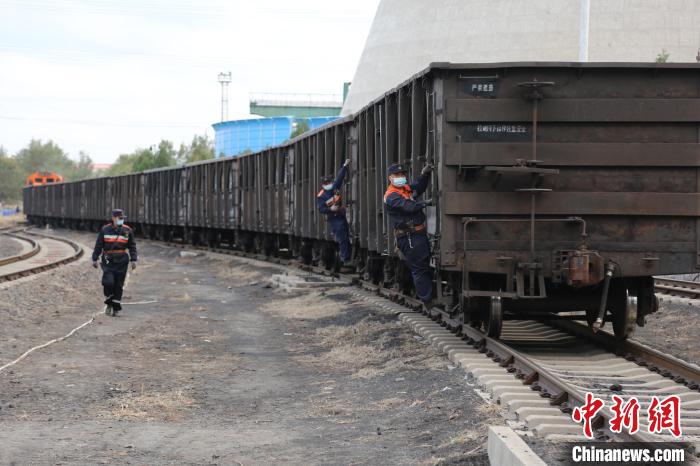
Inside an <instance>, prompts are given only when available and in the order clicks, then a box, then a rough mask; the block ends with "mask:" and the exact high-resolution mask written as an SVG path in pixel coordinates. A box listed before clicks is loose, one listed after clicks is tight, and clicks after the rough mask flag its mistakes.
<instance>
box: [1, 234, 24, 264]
mask: <svg viewBox="0 0 700 466" xmlns="http://www.w3.org/2000/svg"><path fill="white" fill-rule="evenodd" d="M21 250H22V246H21V245H20V243H19V241H17V240H15V239H13V238H10V237H8V236H5V235H0V259H4V258H5V257H10V256H14V255H17V254H18V253H19V252H20V251H21Z"/></svg>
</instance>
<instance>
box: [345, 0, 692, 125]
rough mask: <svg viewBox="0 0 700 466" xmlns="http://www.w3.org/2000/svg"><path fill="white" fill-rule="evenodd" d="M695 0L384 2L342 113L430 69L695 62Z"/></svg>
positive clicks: (428, 0)
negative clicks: (662, 58) (661, 59)
mask: <svg viewBox="0 0 700 466" xmlns="http://www.w3.org/2000/svg"><path fill="white" fill-rule="evenodd" d="M699 48H700V0H381V3H380V4H379V7H378V9H377V13H376V16H375V18H374V22H373V23H372V28H371V29H370V33H369V36H368V38H367V43H366V44H365V48H364V51H363V53H362V57H361V59H360V63H359V65H358V67H357V70H356V72H355V77H354V79H353V82H352V86H351V88H350V92H349V94H348V97H347V100H346V101H345V105H344V107H343V111H342V114H343V115H347V114H349V113H352V112H354V111H356V110H358V109H360V108H361V107H362V106H364V105H365V104H367V103H368V102H370V101H372V100H373V99H375V98H377V97H379V96H380V95H381V94H382V93H383V92H384V91H387V90H389V89H391V88H392V87H394V86H396V85H398V84H399V83H401V82H402V81H404V80H405V79H407V78H409V77H410V76H411V75H413V74H414V73H416V72H418V71H420V70H421V69H423V68H425V67H427V66H428V65H429V64H430V63H431V62H436V61H441V62H447V61H449V62H454V63H458V62H461V63H481V62H502V61H591V62H605V61H627V62H653V61H655V59H656V58H657V56H659V54H661V53H662V51H664V50H665V51H666V52H667V53H668V54H669V57H668V61H669V62H695V61H696V57H697V55H698V49H699Z"/></svg>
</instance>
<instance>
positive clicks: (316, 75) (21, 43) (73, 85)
mask: <svg viewBox="0 0 700 466" xmlns="http://www.w3.org/2000/svg"><path fill="white" fill-rule="evenodd" d="M378 4H379V0H354V1H353V2H347V1H338V0H295V1H289V0H251V1H239V0H198V1H195V0H60V1H56V0H0V146H4V148H5V149H6V150H7V151H8V152H9V153H10V154H14V153H16V152H17V151H18V150H20V149H21V148H22V147H24V146H26V145H27V144H28V143H29V141H30V140H31V139H32V138H34V139H42V140H49V139H51V140H53V141H55V142H56V143H57V144H58V145H59V146H61V147H62V148H63V149H64V150H65V151H66V152H68V153H69V155H70V156H71V158H74V159H77V157H78V154H79V152H80V151H84V152H86V153H87V154H88V155H90V157H92V159H93V160H94V161H95V162H97V163H110V162H113V161H114V160H116V158H117V157H118V156H119V154H122V153H128V152H132V151H133V150H134V149H136V148H138V147H149V146H151V145H155V144H157V143H158V142H159V141H160V140H161V139H168V140H171V141H173V142H175V144H176V146H177V145H179V144H180V143H181V142H189V141H190V140H191V139H192V137H193V136H194V135H195V134H208V135H209V136H210V137H212V138H213V135H214V132H213V130H212V128H211V124H212V123H215V122H217V121H219V120H220V114H221V88H220V85H219V83H218V81H217V76H218V74H219V73H220V72H222V71H230V72H231V74H232V82H231V84H230V87H229V114H228V116H229V119H237V118H245V117H247V116H249V115H248V96H249V94H250V93H258V92H272V93H302V94H305V93H314V94H316V93H321V94H336V95H339V94H342V85H343V82H345V81H351V80H352V78H353V74H354V72H355V68H356V66H357V63H358V61H359V59H360V55H361V53H362V49H363V47H364V43H365V39H366V38H367V34H368V32H369V28H370V26H371V22H372V19H373V17H374V13H375V11H376V8H377V5H378Z"/></svg>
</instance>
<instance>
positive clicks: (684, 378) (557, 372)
mask: <svg viewBox="0 0 700 466" xmlns="http://www.w3.org/2000/svg"><path fill="white" fill-rule="evenodd" d="M169 244H172V245H174V246H176V247H180V248H188V249H198V250H205V251H211V252H217V253H223V254H229V255H235V256H240V257H246V258H249V259H257V260H263V261H267V262H274V263H278V264H283V265H290V266H294V265H297V266H299V264H298V262H296V261H293V260H288V259H282V258H276V257H266V256H263V255H261V254H255V253H246V252H242V251H238V250H232V249H224V248H213V247H202V246H191V245H185V244H177V243H169ZM299 267H300V268H301V269H303V270H306V271H309V272H315V273H319V274H323V275H334V276H336V277H338V279H341V280H346V281H347V282H348V283H354V284H357V285H359V286H360V287H361V290H358V291H356V292H355V294H359V295H361V296H363V297H364V298H365V299H369V300H374V301H375V304H377V305H379V306H382V307H384V308H387V309H390V310H392V311H394V312H396V313H397V314H399V316H400V318H401V320H403V321H404V322H405V323H406V324H408V325H409V326H410V327H412V328H413V329H414V330H415V331H416V332H418V333H419V334H421V335H423V336H424V337H426V338H428V339H429V340H431V341H432V342H433V343H434V345H435V346H436V347H437V348H438V349H439V350H441V351H443V352H445V353H446V354H447V355H448V357H449V358H450V359H451V360H452V361H454V362H455V363H457V364H459V365H461V366H462V367H464V369H465V370H466V371H467V372H469V373H472V375H474V376H475V377H476V378H477V379H478V380H479V381H480V383H482V384H483V385H484V386H486V387H488V388H490V389H491V391H492V393H493V396H494V398H495V399H496V401H498V402H499V403H501V404H503V405H505V406H508V408H509V409H510V410H511V411H512V412H513V413H515V415H516V417H517V418H518V419H519V420H521V421H523V422H524V423H525V424H526V425H527V426H528V427H527V428H528V429H530V430H532V431H534V432H536V433H538V434H540V435H542V436H544V437H553V438H565V439H568V440H576V441H580V440H581V439H582V429H581V426H580V425H578V424H576V423H574V422H573V421H572V419H571V413H572V411H573V409H574V408H576V407H577V406H582V405H584V404H585V397H586V393H592V394H593V395H594V396H596V397H598V398H601V399H603V400H604V401H605V408H604V409H603V410H601V411H600V412H599V413H598V415H597V416H596V417H595V418H594V421H593V425H594V428H595V429H596V438H597V439H602V440H612V439H614V440H619V441H627V442H634V443H640V444H645V445H656V446H658V442H668V443H673V444H675V445H682V446H684V447H687V448H689V449H690V450H693V451H700V367H699V366H697V365H694V364H690V363H688V362H685V361H682V360H680V359H678V358H676V357H674V356H671V355H668V354H666V353H663V352H661V351H658V350H655V349H653V348H651V347H648V346H646V345H643V344H641V343H639V342H636V341H634V340H627V341H623V342H621V341H619V340H618V339H616V338H615V337H614V336H613V335H611V334H609V333H607V332H605V331H601V332H598V333H597V334H593V333H592V332H591V331H590V329H588V327H586V326H585V325H582V324H579V323H577V322H573V321H569V320H562V319H552V320H539V321H506V322H504V330H503V333H502V335H501V338H500V339H499V340H496V339H493V338H490V337H487V336H486V335H485V333H484V332H483V331H482V330H481V329H477V328H474V327H472V326H469V325H462V324H461V323H458V322H456V321H453V320H450V318H449V315H448V314H447V313H445V312H443V311H440V310H438V309H433V310H432V311H431V312H430V314H429V315H428V314H426V313H424V312H421V311H420V309H421V305H420V302H419V301H417V300H415V299H413V298H410V297H408V296H404V295H402V294H401V293H400V292H398V291H396V290H393V289H387V288H383V287H380V286H378V285H374V284H372V283H368V282H365V281H362V280H358V279H357V277H354V276H347V275H342V274H331V273H330V272H329V271H328V270H326V269H323V268H321V267H315V266H299ZM384 298H386V299H388V300H390V301H391V303H387V301H386V299H384ZM670 394H675V395H678V396H679V398H680V399H681V403H682V404H681V406H682V420H681V426H682V429H683V437H682V441H681V440H679V439H675V438H673V437H672V436H671V435H670V434H668V435H658V434H650V433H648V429H647V427H648V426H647V424H646V420H645V419H646V416H645V413H646V410H647V408H648V407H649V405H650V403H651V399H652V396H657V397H659V398H664V397H666V396H668V395H670ZM613 395H618V396H620V397H622V398H623V399H624V400H625V401H627V400H628V399H629V397H632V396H634V397H636V398H637V399H638V401H639V405H640V429H639V431H638V432H636V433H634V434H629V433H625V432H624V431H623V432H622V433H614V432H611V431H610V429H609V427H608V426H609V424H608V421H609V420H610V419H612V417H613V412H612V410H611V409H610V407H611V406H612V396H613ZM696 445H698V447H696Z"/></svg>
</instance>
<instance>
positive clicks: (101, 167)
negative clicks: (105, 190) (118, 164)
mask: <svg viewBox="0 0 700 466" xmlns="http://www.w3.org/2000/svg"><path fill="white" fill-rule="evenodd" d="M110 168H112V164H111V163H93V164H92V172H93V173H99V172H103V171H107V170H109V169H110Z"/></svg>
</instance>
